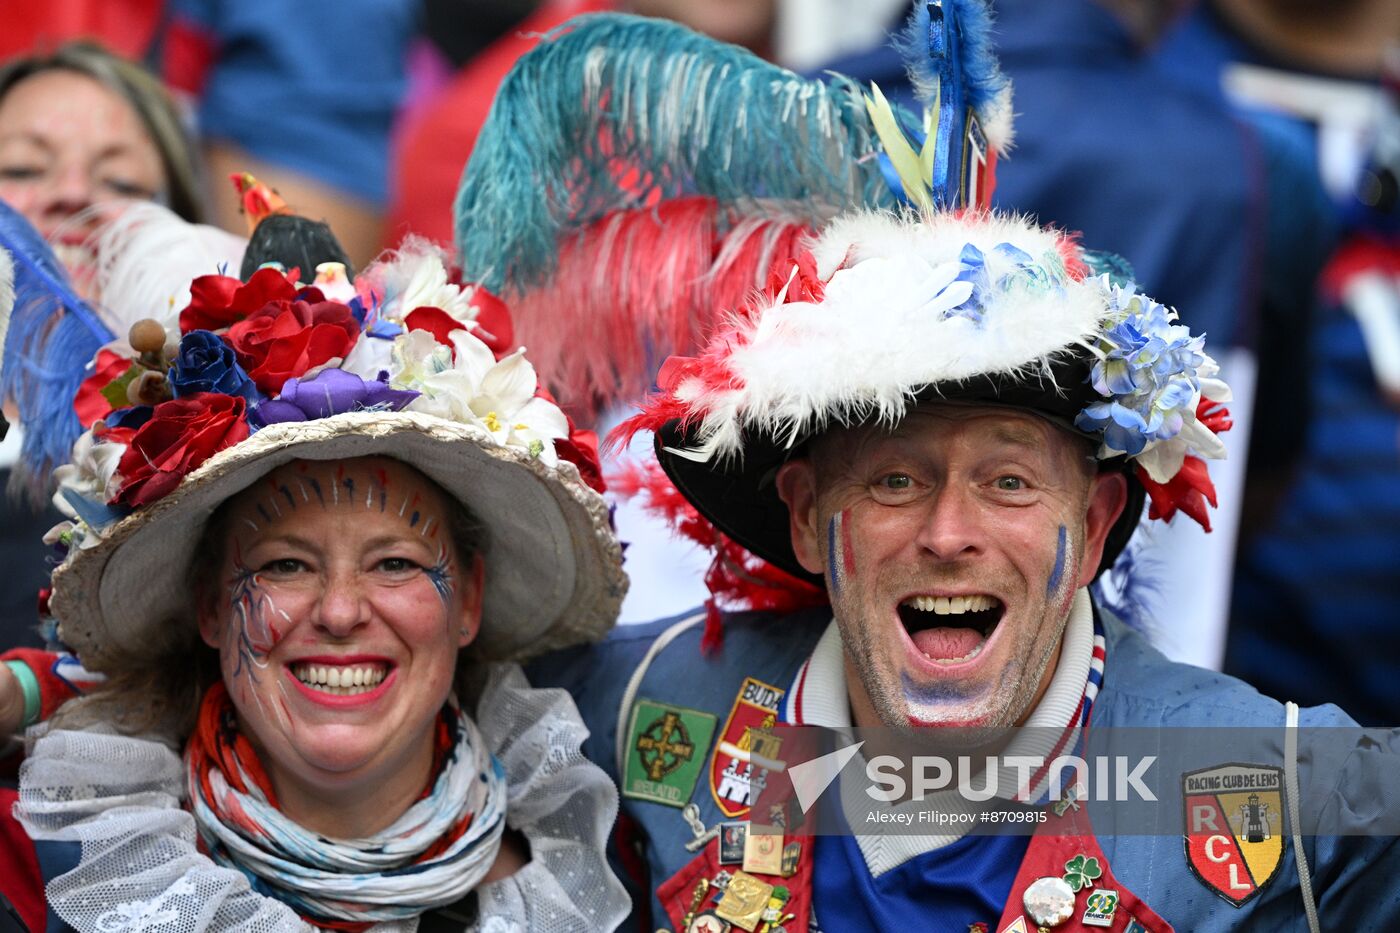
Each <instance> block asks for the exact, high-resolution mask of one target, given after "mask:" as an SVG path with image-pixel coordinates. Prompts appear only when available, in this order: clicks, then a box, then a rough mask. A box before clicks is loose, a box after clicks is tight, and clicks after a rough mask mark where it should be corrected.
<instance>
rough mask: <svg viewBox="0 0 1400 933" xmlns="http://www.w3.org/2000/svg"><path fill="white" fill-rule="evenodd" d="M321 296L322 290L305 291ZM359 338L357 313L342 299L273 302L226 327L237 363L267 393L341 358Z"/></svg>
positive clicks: (274, 393) (276, 392) (278, 390)
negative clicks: (343, 302)
mask: <svg viewBox="0 0 1400 933" xmlns="http://www.w3.org/2000/svg"><path fill="white" fill-rule="evenodd" d="M302 294H303V295H306V296H308V297H311V296H315V297H316V298H318V299H319V298H320V292H317V291H316V290H315V289H307V290H306V291H305V292H303V293H302ZM359 338H360V325H359V323H358V322H357V321H356V320H355V315H354V314H353V313H352V312H351V311H350V309H349V308H347V307H346V306H345V305H343V304H341V303H340V302H338V301H323V300H317V301H316V302H315V303H314V304H313V303H308V302H306V301H285V300H284V301H275V302H273V303H271V304H269V305H266V306H265V307H263V308H262V309H261V310H259V311H257V312H255V313H253V314H251V315H249V316H248V317H247V318H245V319H244V320H242V321H239V322H238V323H237V324H234V325H233V326H232V327H230V328H229V329H228V338H227V339H228V342H229V345H230V346H232V347H233V349H234V352H235V353H237V354H238V362H239V364H240V365H241V366H242V367H243V369H244V370H245V371H246V372H247V373H248V375H249V376H251V377H252V379H253V383H254V384H255V385H256V386H257V387H258V390H259V391H260V392H262V393H263V394H264V395H268V396H276V395H277V394H278V393H279V392H281V391H282V386H283V385H285V384H286V382H287V380H288V379H291V378H293V377H299V376H302V375H305V374H306V373H307V372H308V371H309V370H311V369H312V368H314V367H316V366H322V365H324V364H325V363H327V362H329V361H330V360H333V359H335V358H337V357H340V358H342V359H343V358H344V357H345V355H346V354H347V353H349V352H350V348H351V347H353V346H354V345H355V341H356V340H358V339H359Z"/></svg>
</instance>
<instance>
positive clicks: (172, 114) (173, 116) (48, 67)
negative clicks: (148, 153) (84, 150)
mask: <svg viewBox="0 0 1400 933" xmlns="http://www.w3.org/2000/svg"><path fill="white" fill-rule="evenodd" d="M46 71H71V72H75V73H77V74H80V75H84V76H86V77H88V78H91V79H92V80H94V81H96V82H97V83H98V84H101V85H102V86H103V87H105V88H107V89H108V90H109V91H112V92H113V93H115V94H117V95H118V96H119V97H121V98H122V99H123V100H125V101H126V102H127V103H128V104H130V105H131V108H132V109H133V110H135V111H136V113H137V115H138V116H139V117H140V118H141V124H142V126H144V127H145V128H146V132H147V133H148V134H149V135H150V137H151V141H152V142H154V143H155V147H156V151H158V152H159V153H160V162H161V167H162V168H163V169H164V170H165V184H166V194H167V197H168V205H167V206H168V207H169V208H170V209H171V210H172V211H174V212H175V213H176V214H178V215H180V216H181V217H183V218H184V219H185V220H188V221H189V222H190V223H200V222H201V221H202V220H203V217H204V209H203V202H202V200H201V198H200V195H199V190H200V189H199V172H198V171H197V169H196V163H195V154H194V146H193V144H192V143H191V142H190V138H189V135H188V134H187V133H186V132H185V128H184V125H183V124H182V123H181V122H180V115H179V112H178V111H177V110H176V109H175V103H174V102H173V101H172V100H171V99H170V95H169V94H168V93H167V92H166V90H165V88H164V86H162V85H161V83H160V81H158V80H157V79H156V78H155V77H153V76H152V75H151V73H150V72H148V71H146V69H144V68H142V67H141V66H140V65H137V64H135V63H133V62H129V61H127V60H126V59H124V58H121V57H120V56H117V55H114V54H112V53H111V52H109V51H107V50H106V49H105V48H103V47H102V46H100V45H98V44H96V43H93V42H70V43H68V44H66V45H63V46H60V47H59V48H58V50H57V51H55V52H53V53H52V54H48V55H31V56H29V57H26V58H17V59H13V60H11V61H9V62H7V63H6V64H5V65H4V66H3V67H0V99H3V98H4V97H5V95H7V94H9V93H10V91H11V89H13V88H14V87H15V85H17V84H19V83H20V82H21V81H23V80H24V79H26V78H30V77H33V76H34V75H37V74H42V73H44V72H46Z"/></svg>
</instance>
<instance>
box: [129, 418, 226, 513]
mask: <svg viewBox="0 0 1400 933" xmlns="http://www.w3.org/2000/svg"><path fill="white" fill-rule="evenodd" d="M247 407H248V403H247V402H245V401H244V400H243V398H242V397H241V396H236V395H219V394H217V393H214V392H199V393H196V394H194V395H188V396H186V397H184V398H177V399H172V400H171V401H169V402H161V403H160V404H159V405H157V406H156V407H155V411H154V412H152V413H151V420H150V421H147V422H146V423H145V424H143V425H142V426H141V427H140V429H139V430H137V432H136V434H135V435H133V436H132V438H131V443H130V446H128V447H127V449H126V453H124V454H122V458H121V461H120V462H118V464H117V473H118V474H120V476H121V477H122V486H121V489H120V490H119V491H118V492H117V495H116V498H115V499H114V500H113V501H114V502H119V503H121V504H123V505H130V506H136V507H139V506H143V505H149V504H150V503H152V502H155V501H156V500H157V499H159V498H161V497H162V496H164V495H166V494H167V493H169V492H170V491H171V490H172V489H174V488H175V487H176V486H178V485H180V480H182V479H184V478H185V475H186V474H188V473H189V472H190V471H191V470H193V469H194V468H195V467H197V466H199V465H200V464H201V463H203V462H204V461H205V460H208V459H209V458H210V457H212V456H213V455H214V454H216V453H218V452H219V451H221V450H223V449H224V448H225V447H232V446H233V445H234V444H237V443H238V442H240V441H242V440H243V439H245V438H246V437H247V436H248V421H247V419H246V417H245V415H246V413H247Z"/></svg>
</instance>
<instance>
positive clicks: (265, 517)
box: [258, 502, 272, 524]
mask: <svg viewBox="0 0 1400 933" xmlns="http://www.w3.org/2000/svg"><path fill="white" fill-rule="evenodd" d="M258 514H259V515H261V516H262V517H263V521H265V522H267V523H268V524H271V523H272V516H271V515H269V514H267V509H265V508H263V504H262V503H261V502H259V503H258Z"/></svg>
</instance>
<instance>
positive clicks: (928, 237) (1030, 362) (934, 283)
mask: <svg viewBox="0 0 1400 933" xmlns="http://www.w3.org/2000/svg"><path fill="white" fill-rule="evenodd" d="M1007 244H1009V246H1010V247H1013V248H1014V250H1016V251H1019V253H1020V254H1022V255H1023V256H1028V257H1029V261H1030V263H1032V264H1033V265H1032V267H1031V268H1030V269H1029V270H1027V269H1025V268H1023V266H1024V265H1025V262H1026V260H1025V259H1024V258H1021V259H1019V261H1018V259H1017V258H1016V255H1015V254H1014V253H1013V254H1012V255H1006V254H1007V253H1011V252H1012V251H1011V250H1008V249H1006V245H1007ZM969 245H970V246H972V247H975V248H976V250H977V251H980V253H981V257H982V261H984V262H985V264H986V273H987V276H986V281H987V282H988V283H991V285H992V286H993V287H989V288H987V289H986V290H985V296H986V301H985V303H984V304H982V305H981V306H980V307H979V308H978V309H977V311H976V313H969V312H966V311H965V310H962V309H963V308H964V307H965V306H964V303H965V302H967V301H968V299H969V298H970V297H971V296H972V294H973V289H974V286H973V283H972V282H971V281H968V280H967V278H968V277H967V276H966V275H963V278H962V279H960V278H959V276H960V274H962V273H965V272H966V271H967V268H968V266H967V264H966V263H964V262H963V255H964V250H965V249H966V248H967V247H968V246H969ZM1070 246H1072V244H1071V243H1070V241H1069V240H1068V239H1067V238H1066V237H1064V236H1063V235H1062V234H1059V233H1056V232H1054V231H1050V230H1044V229H1040V228H1037V227H1035V226H1033V225H1031V224H1030V223H1028V222H1027V221H1025V220H1023V219H1020V218H1016V217H998V216H986V217H967V216H964V217H963V218H961V219H959V218H956V217H952V216H949V215H938V216H935V217H931V218H916V217H912V216H905V217H896V216H894V215H890V214H878V213H867V214H856V215H852V216H849V217H846V218H842V219H839V220H837V221H835V222H833V223H832V224H831V225H830V226H829V227H828V228H827V229H826V230H825V231H824V232H823V233H822V234H821V236H820V237H819V238H818V239H817V241H816V243H815V244H814V247H813V250H812V252H813V255H814V257H815V259H816V262H817V271H818V275H819V277H820V278H822V279H823V280H825V282H826V286H825V295H824V297H823V298H822V299H821V300H820V301H819V302H805V301H804V302H792V303H784V300H783V298H784V296H781V295H780V296H779V297H778V300H777V302H776V303H774V304H772V305H770V306H767V307H764V308H761V309H759V310H758V311H757V312H756V313H755V314H753V315H752V316H751V317H750V318H748V319H746V320H743V321H739V322H736V332H735V334H734V335H733V338H734V339H733V340H732V341H731V342H730V346H731V348H732V349H731V352H730V353H729V355H728V357H727V360H726V364H727V365H726V368H727V370H728V373H727V375H728V376H729V378H728V379H727V380H726V382H725V384H723V385H716V384H714V383H710V384H708V385H707V384H705V383H704V382H703V381H702V380H701V379H699V378H692V379H690V380H687V381H686V382H683V383H682V384H681V385H679V386H677V388H676V397H677V399H678V400H680V401H683V402H686V403H687V404H688V405H689V406H690V408H691V410H692V411H703V412H705V415H704V418H703V420H702V422H701V430H700V432H699V436H700V438H701V439H702V441H701V443H700V445H699V446H698V448H697V449H695V450H694V451H693V453H694V455H695V456H696V457H697V459H709V458H710V457H712V456H728V455H734V454H737V453H738V452H739V450H740V447H741V432H742V430H743V429H744V428H749V429H755V430H757V431H759V432H762V433H765V434H770V435H772V436H775V437H778V438H780V439H784V440H785V442H786V443H789V444H791V443H795V442H796V441H797V440H798V439H799V438H800V437H801V436H803V435H805V434H806V433H808V432H809V431H810V430H811V429H814V428H820V427H822V426H824V425H825V424H827V423H829V422H831V421H837V422H847V421H853V420H857V419H863V418H867V417H870V416H872V415H873V416H876V417H879V418H880V419H881V420H883V421H886V422H893V421H896V420H898V419H899V418H900V417H901V416H902V415H903V414H904V412H905V409H906V407H907V404H908V402H909V400H910V398H911V397H912V395H913V393H914V392H916V391H917V390H918V389H919V388H921V387H923V386H927V385H930V384H933V383H940V382H956V381H959V380H964V379H967V378H970V377H973V376H977V375H984V374H999V373H1005V374H1009V373H1014V372H1017V371H1022V370H1048V366H1049V364H1050V362H1051V361H1052V360H1053V359H1054V358H1055V357H1056V356H1057V355H1058V354H1060V353H1062V352H1065V351H1067V350H1070V349H1072V348H1077V347H1083V346H1086V345H1087V344H1088V343H1089V341H1090V340H1091V339H1092V338H1093V337H1094V336H1095V335H1097V333H1098V332H1099V329H1100V326H1101V322H1102V320H1103V318H1104V315H1105V313H1106V311H1107V305H1106V302H1105V300H1104V297H1103V292H1102V290H1101V289H1100V287H1099V286H1098V284H1097V283H1096V282H1094V281H1092V280H1085V281H1076V280H1074V279H1072V278H1070V277H1069V276H1068V275H1067V274H1066V272H1065V269H1064V262H1063V259H1062V252H1061V251H1062V249H1065V248H1068V247H1070ZM999 247H1001V249H998V248H999Z"/></svg>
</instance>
